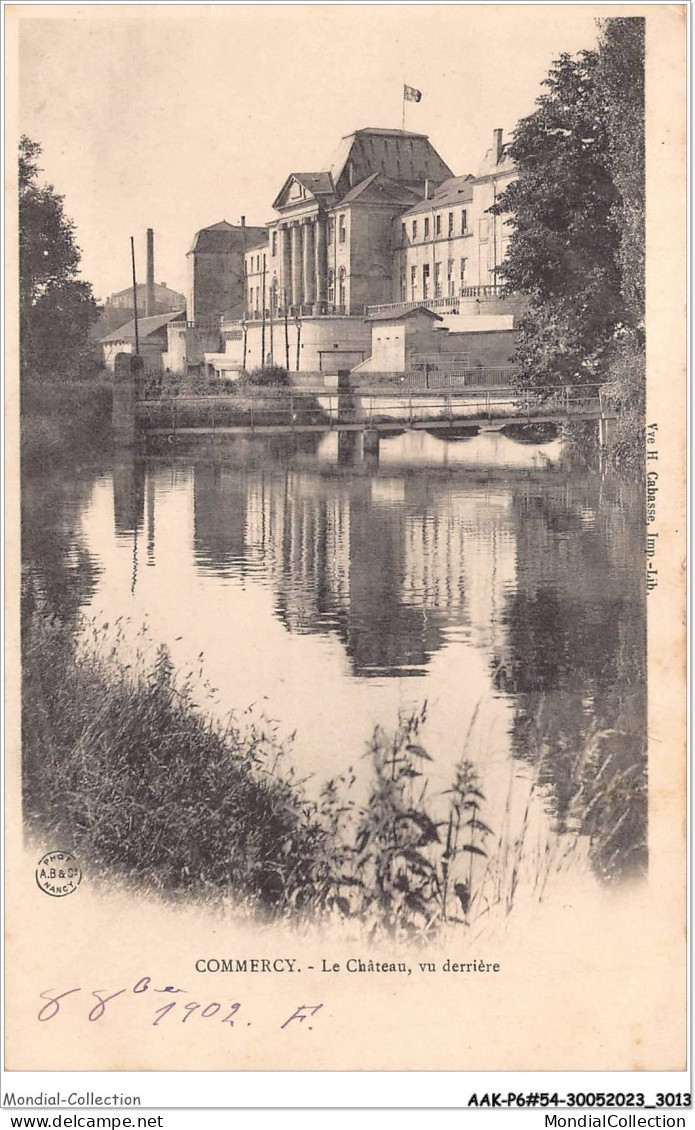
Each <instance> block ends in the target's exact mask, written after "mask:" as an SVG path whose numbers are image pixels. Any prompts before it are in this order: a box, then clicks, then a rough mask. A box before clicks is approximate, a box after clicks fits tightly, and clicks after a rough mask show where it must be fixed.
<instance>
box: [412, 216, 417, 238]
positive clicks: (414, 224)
mask: <svg viewBox="0 0 695 1130" xmlns="http://www.w3.org/2000/svg"><path fill="white" fill-rule="evenodd" d="M416 239H417V220H413V241H415V240H416Z"/></svg>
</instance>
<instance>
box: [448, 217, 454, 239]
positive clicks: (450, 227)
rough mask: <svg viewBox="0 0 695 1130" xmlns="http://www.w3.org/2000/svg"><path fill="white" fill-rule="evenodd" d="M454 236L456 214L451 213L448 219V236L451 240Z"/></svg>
mask: <svg viewBox="0 0 695 1130" xmlns="http://www.w3.org/2000/svg"><path fill="white" fill-rule="evenodd" d="M453 234H454V213H453V212H449V219H448V236H449V239H451V238H452V236H453Z"/></svg>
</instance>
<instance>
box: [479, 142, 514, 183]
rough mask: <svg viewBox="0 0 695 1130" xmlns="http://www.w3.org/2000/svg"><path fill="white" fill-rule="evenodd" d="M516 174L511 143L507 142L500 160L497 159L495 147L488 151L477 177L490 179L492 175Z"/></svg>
mask: <svg viewBox="0 0 695 1130" xmlns="http://www.w3.org/2000/svg"><path fill="white" fill-rule="evenodd" d="M500 132H501V131H500ZM514 172H516V165H515V164H514V162H513V161H512V159H511V157H510V156H509V142H505V143H504V145H502V150H501V153H500V155H499V159H498V157H497V153H496V150H495V146H494V145H493V146H492V147H491V148H490V149H488V150H487V152H486V154H485V156H484V157H483V160H482V163H481V165H480V168H479V169H478V173H477V176H478V177H489V176H491V174H492V173H495V174H497V175H499V174H501V173H514Z"/></svg>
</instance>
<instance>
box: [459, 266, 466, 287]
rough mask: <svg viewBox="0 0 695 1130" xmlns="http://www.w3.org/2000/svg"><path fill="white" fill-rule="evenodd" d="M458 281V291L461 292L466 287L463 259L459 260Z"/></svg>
mask: <svg viewBox="0 0 695 1130" xmlns="http://www.w3.org/2000/svg"><path fill="white" fill-rule="evenodd" d="M459 280H460V283H461V288H460V289H461V290H463V289H464V287H465V285H466V260H465V259H461V260H460V265H459Z"/></svg>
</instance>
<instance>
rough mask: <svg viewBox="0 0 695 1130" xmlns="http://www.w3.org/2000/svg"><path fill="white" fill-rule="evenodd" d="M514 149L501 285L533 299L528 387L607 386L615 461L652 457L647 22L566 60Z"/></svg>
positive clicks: (621, 22) (635, 21)
mask: <svg viewBox="0 0 695 1130" xmlns="http://www.w3.org/2000/svg"><path fill="white" fill-rule="evenodd" d="M544 85H545V87H546V91H545V92H544V93H543V94H542V95H541V96H540V97H539V98H538V99H537V102H536V105H537V109H536V110H535V111H534V113H533V114H531V115H530V116H529V117H527V118H524V119H522V120H521V121H520V122H519V123H518V125H517V127H516V129H515V131H514V135H513V139H512V142H511V144H510V146H509V156H510V157H511V158H512V160H513V161H514V163H515V165H516V167H517V169H518V171H519V177H518V179H517V180H515V181H514V182H513V183H512V184H511V185H510V186H509V187H508V188H507V189H506V191H505V192H504V193H502V195H501V196H500V197H499V198H498V200H497V201H496V205H495V207H494V209H493V211H495V212H496V213H497V214H503V215H507V217H508V220H509V223H510V226H511V231H510V239H509V248H508V252H507V255H506V258H505V261H504V266H503V268H502V272H501V273H502V277H503V281H504V282H505V284H506V285H507V286H508V287H509V289H510V290H513V291H517V292H520V293H522V294H524V295H526V296H527V298H528V310H527V313H526V314H525V315H524V317H523V318H522V319H521V320H520V335H519V341H518V345H517V351H516V356H515V362H516V364H517V365H518V366H519V383H520V386H521V387H523V388H531V389H533V388H539V387H541V386H548V385H552V384H554V383H558V384H559V383H575V384H582V383H584V384H593V383H596V382H597V381H598V382H600V383H603V384H605V385H606V394H607V396H608V398H609V400H611V401H612V402H613V404H614V405H615V406H616V408H618V409H619V411H620V418H619V422H618V426H617V429H616V433H615V436H614V439H613V443H612V445H611V453H610V454H611V458H612V460H613V462H614V463H615V464H616V465H617V466H620V467H624V468H635V467H639V466H640V465H641V464H642V463H643V458H644V454H643V453H644V409H645V364H644V357H645V338H644V299H645V250H644V214H645V187H644V183H645V182H644V19H643V18H632V17H630V18H623V17H620V18H615V19H607V20H605V21H602V22H601V33H600V37H599V43H598V49H597V50H596V51H582V52H580V53H579V54H578V55H577V56H576V57H574V58H573V57H571V56H570V55H568V54H564V55H562V56H561V57H560V58H559V59H558V60H556V62H555V63H554V64H553V67H552V68H551V70H550V72H549V74H548V77H547V78H546V79H545V80H544Z"/></svg>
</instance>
